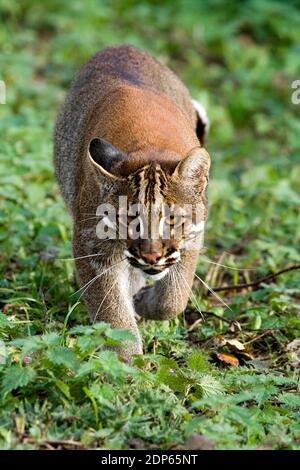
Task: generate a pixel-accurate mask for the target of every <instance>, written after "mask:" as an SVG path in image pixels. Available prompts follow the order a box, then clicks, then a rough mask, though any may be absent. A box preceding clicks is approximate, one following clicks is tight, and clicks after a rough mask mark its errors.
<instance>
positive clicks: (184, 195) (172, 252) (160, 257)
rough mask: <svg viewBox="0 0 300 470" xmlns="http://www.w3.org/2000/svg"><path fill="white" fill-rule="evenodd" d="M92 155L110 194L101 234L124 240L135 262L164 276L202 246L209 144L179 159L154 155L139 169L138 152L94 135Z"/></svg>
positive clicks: (148, 271) (103, 207)
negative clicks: (186, 253) (186, 254)
mask: <svg viewBox="0 0 300 470" xmlns="http://www.w3.org/2000/svg"><path fill="white" fill-rule="evenodd" d="M89 156H90V160H91V162H92V163H93V165H94V167H95V169H96V171H97V174H98V175H99V178H100V180H101V183H102V184H101V186H102V187H104V188H106V189H105V191H104V193H106V194H108V193H109V198H108V199H107V198H106V201H103V202H104V204H102V205H101V206H99V207H101V208H100V210H99V212H98V214H97V215H99V216H100V217H101V216H102V220H101V222H100V226H101V229H102V230H103V234H102V236H103V237H105V236H107V237H109V238H117V239H118V241H122V242H123V245H124V255H125V256H126V258H127V259H128V261H129V263H130V264H131V265H132V266H134V267H136V268H139V269H141V270H142V271H143V272H144V273H146V274H148V275H150V276H156V277H158V278H159V276H161V275H163V274H165V273H166V272H167V269H168V268H169V267H170V266H172V265H173V264H176V263H177V262H179V261H180V259H181V256H182V253H183V251H184V250H186V249H189V250H193V249H195V250H198V249H199V248H201V246H202V244H203V235H204V223H205V220H206V218H207V191H206V188H207V183H208V175H209V167H210V157H209V155H208V153H207V151H206V150H205V149H204V148H202V147H196V148H194V149H192V150H191V151H190V152H188V154H187V155H185V156H183V157H182V156H181V158H180V157H179V158H178V159H177V161H176V160H175V161H174V159H171V160H168V158H166V156H165V155H164V158H160V156H159V155H157V158H155V155H154V157H153V158H150V159H149V160H150V163H147V160H146V164H145V165H144V166H143V165H141V163H140V161H139V162H138V168H135V167H134V162H136V161H138V159H135V158H134V156H133V157H132V155H130V157H128V155H126V154H125V153H123V152H121V151H119V150H118V149H116V148H115V147H113V146H112V145H111V144H109V143H108V142H106V141H105V140H104V139H94V140H92V142H91V144H90V148H89ZM132 170H133V171H132ZM104 193H103V194H104ZM109 206H112V210H111V211H110V207H109ZM101 224H102V225H101ZM105 225H106V227H105ZM105 234H106V235H105Z"/></svg>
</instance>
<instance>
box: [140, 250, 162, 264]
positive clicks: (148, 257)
mask: <svg viewBox="0 0 300 470" xmlns="http://www.w3.org/2000/svg"><path fill="white" fill-rule="evenodd" d="M141 257H142V259H143V260H144V261H146V263H149V264H155V263H157V261H158V260H159V259H160V258H161V253H160V252H159V251H154V252H151V253H141Z"/></svg>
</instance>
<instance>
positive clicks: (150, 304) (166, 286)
mask: <svg viewBox="0 0 300 470" xmlns="http://www.w3.org/2000/svg"><path fill="white" fill-rule="evenodd" d="M197 257H198V251H197V250H193V251H185V252H183V253H182V257H181V260H180V261H179V262H178V263H177V264H175V265H173V266H171V267H170V269H169V272H168V273H167V274H166V275H165V277H163V278H162V279H161V280H159V281H157V282H156V283H155V284H153V285H152V286H148V287H144V288H143V289H141V290H140V291H139V292H138V293H137V294H136V295H135V296H134V306H135V310H136V312H137V313H138V314H139V315H141V316H142V317H144V318H148V319H150V320H171V319H172V318H175V317H176V316H177V315H178V314H179V313H181V312H183V311H184V309H185V308H186V305H187V302H188V300H189V297H190V295H191V290H192V286H193V279H194V273H195V269H196V263H197Z"/></svg>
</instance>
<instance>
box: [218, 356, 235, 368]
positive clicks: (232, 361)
mask: <svg viewBox="0 0 300 470" xmlns="http://www.w3.org/2000/svg"><path fill="white" fill-rule="evenodd" d="M216 356H217V358H218V359H219V361H220V362H224V363H225V364H229V365H230V366H233V367H237V366H238V365H239V360H238V358H237V357H235V356H233V355H232V354H227V353H217V354H216Z"/></svg>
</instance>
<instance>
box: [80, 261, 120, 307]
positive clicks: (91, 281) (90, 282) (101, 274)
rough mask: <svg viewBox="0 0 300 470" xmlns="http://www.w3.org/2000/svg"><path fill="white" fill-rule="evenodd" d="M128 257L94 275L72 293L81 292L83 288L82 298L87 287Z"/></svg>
mask: <svg viewBox="0 0 300 470" xmlns="http://www.w3.org/2000/svg"><path fill="white" fill-rule="evenodd" d="M125 259H126V258H123V259H121V260H120V261H118V262H117V263H115V264H113V265H112V266H109V267H108V268H107V269H105V270H104V271H102V272H101V273H100V274H97V276H95V277H93V279H91V280H90V281H88V282H87V283H86V284H85V285H84V286H82V287H80V289H78V290H77V291H76V292H74V294H72V295H75V294H77V293H78V292H80V291H81V290H82V289H83V291H82V292H81V295H80V297H79V298H80V299H81V297H82V296H83V294H84V293H85V292H86V291H87V289H88V288H89V287H90V286H91V285H92V284H93V283H94V282H95V281H96V279H99V277H101V276H103V275H104V274H105V273H107V272H108V271H109V270H110V269H112V268H114V267H115V266H117V265H118V264H120V263H122V262H123V261H125Z"/></svg>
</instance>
